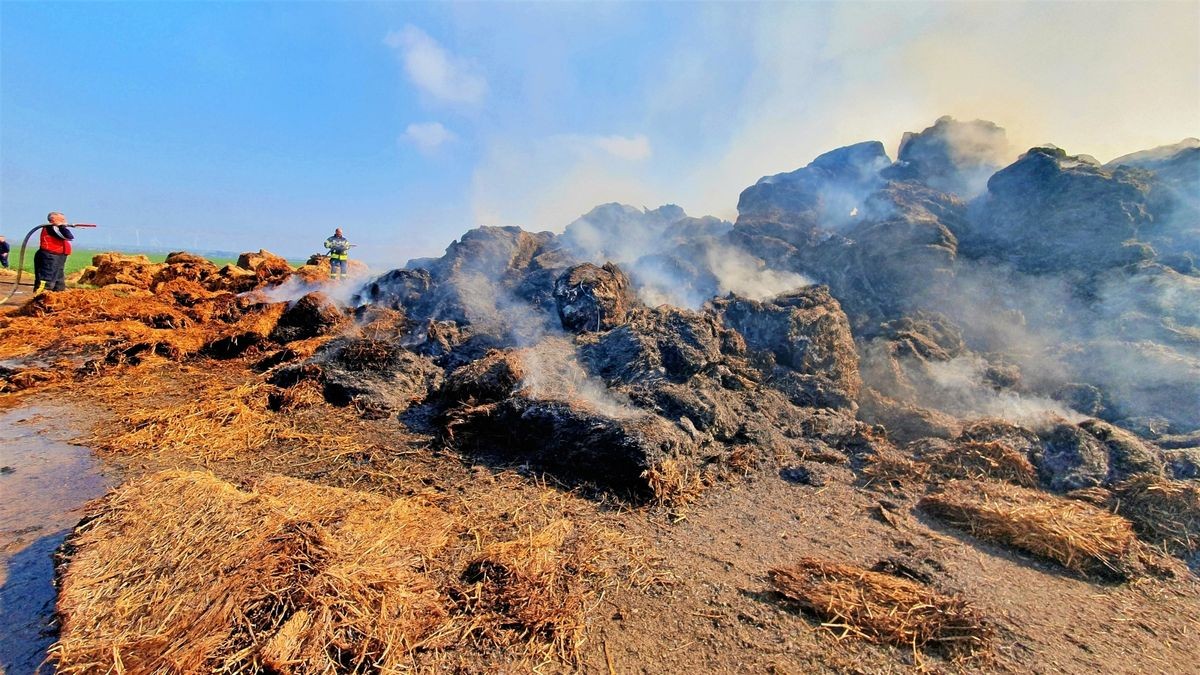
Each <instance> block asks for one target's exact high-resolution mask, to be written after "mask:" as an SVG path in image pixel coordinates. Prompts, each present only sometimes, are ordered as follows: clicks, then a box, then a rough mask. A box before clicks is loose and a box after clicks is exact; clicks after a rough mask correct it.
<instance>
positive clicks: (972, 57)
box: [0, 2, 1200, 266]
mask: <svg viewBox="0 0 1200 675" xmlns="http://www.w3.org/2000/svg"><path fill="white" fill-rule="evenodd" d="M942 114H953V115H955V116H957V117H961V118H976V117H980V118H986V119H991V120H993V121H995V122H997V123H999V124H1001V125H1002V126H1005V127H1006V128H1008V129H1009V135H1010V138H1011V139H1012V140H1013V145H1014V149H1013V156H1014V157H1015V155H1016V153H1017V152H1019V151H1020V150H1022V149H1024V148H1027V147H1029V146H1030V145H1033V144H1037V143H1043V142H1048V141H1049V142H1054V143H1056V144H1057V145H1059V146H1061V147H1064V148H1066V149H1067V150H1068V151H1069V152H1073V153H1089V154H1093V155H1095V156H1097V157H1098V158H1100V159H1101V160H1106V159H1109V158H1111V157H1113V156H1116V155H1119V154H1124V153H1126V152H1130V151H1134V150H1138V149H1142V148H1145V147H1150V146H1154V145H1159V144H1164V143H1172V142H1175V141H1178V140H1180V139H1181V138H1183V137H1185V136H1195V135H1200V128H1198V127H1200V124H1197V120H1200V5H1198V4H1197V3H1165V4H1148V3H1138V4H1132V5H1126V4H1114V3H1105V4H1100V5H1086V4H1078V3H1076V4H1066V3H1053V4H1051V3H1036V4H1013V3H1004V4H979V3H971V4H967V3H961V4H916V3H887V4H847V3H839V4H830V3H809V4H803V3H792V4H784V3H771V4H746V3H737V4H686V3H663V4H650V3H638V4H632V3H629V4H625V3H597V4H585V3H541V4H529V3H470V4H453V3H439V4H418V3H402V4H370V3H262V4H259V3H243V2H237V3H171V4H166V3H129V4H122V3H70V4H53V3H37V4H34V3H17V2H3V3H0V232H3V233H5V234H7V235H8V236H9V237H10V238H13V237H15V236H16V235H19V234H22V233H23V232H24V231H25V230H26V229H28V228H29V227H31V226H32V225H34V224H36V223H38V222H42V219H43V217H44V216H45V213H46V212H47V211H49V210H51V209H56V210H61V211H64V212H66V213H67V214H68V215H69V216H70V217H71V218H73V219H76V220H83V221H92V222H97V223H100V224H101V226H102V228H101V229H100V230H96V231H92V232H88V233H86V234H84V235H82V237H81V238H82V239H83V240H84V243H85V244H88V245H91V244H95V245H96V246H99V247H105V246H117V245H129V244H134V243H139V242H140V243H141V244H142V245H151V246H153V245H157V246H164V247H180V248H184V247H187V248H199V249H220V250H235V251H236V250H244V249H251V248H259V247H264V248H268V249H271V250H274V251H277V252H281V253H284V254H287V255H291V256H301V255H304V254H307V253H310V252H315V251H316V250H318V249H319V247H320V241H321V240H322V239H323V238H324V237H325V236H327V234H328V233H329V231H331V230H332V229H333V227H335V226H341V227H343V228H345V229H346V232H347V235H348V236H349V237H350V238H351V239H352V240H353V241H356V242H358V243H359V244H360V246H361V247H360V248H359V249H356V253H357V254H359V255H360V256H361V257H364V258H366V259H367V260H368V261H369V262H372V263H373V264H375V265H379V266H385V265H388V264H399V263H401V262H403V261H404V260H407V259H408V258H410V257H416V256H424V255H430V254H436V253H439V252H440V251H441V250H442V249H443V248H444V247H445V245H446V244H448V243H449V242H450V241H451V240H452V239H454V238H455V237H457V236H458V235H459V234H461V233H462V232H463V231H465V230H466V229H468V228H470V227H473V226H475V225H479V224H518V225H522V226H524V227H526V228H527V229H534V230H538V229H554V230H558V229H561V228H562V227H563V226H565V225H566V224H567V223H568V222H570V221H571V220H572V219H573V218H574V217H576V216H578V215H580V214H582V213H584V212H586V211H587V210H589V209H590V208H591V207H592V206H594V205H596V204H598V203H603V202H609V201H621V202H626V203H632V204H635V205H637V206H642V205H645V206H650V207H653V206H657V205H659V204H661V203H666V202H674V203H678V204H680V205H682V206H683V207H684V208H685V209H687V210H688V211H689V213H692V214H693V215H703V214H706V213H711V214H714V215H718V216H722V217H726V218H732V217H733V216H734V215H735V207H736V203H737V195H738V192H739V191H740V190H741V189H742V188H744V187H745V186H747V185H749V184H751V183H753V182H754V180H756V179H757V178H758V177H760V176H762V175H766V174H771V173H777V172H780V171H787V170H791V169H794V168H796V167H799V166H802V165H804V164H806V163H807V162H808V161H810V160H811V159H812V158H813V157H814V156H816V155H817V154H819V153H820V152H823V151H825V150H829V149H832V148H834V147H837V146H840V145H845V144H847V143H852V142H857V141H861V140H867V139H878V140H881V141H883V142H884V143H885V145H886V146H887V147H888V148H889V151H890V152H892V153H893V154H894V152H895V148H896V145H897V144H898V142H899V140H900V136H901V134H902V133H903V132H904V131H906V130H919V129H921V128H923V127H925V126H928V125H929V124H930V123H932V122H933V120H934V119H935V118H937V117H938V116H940V115H942Z"/></svg>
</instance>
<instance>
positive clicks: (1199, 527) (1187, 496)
mask: <svg viewBox="0 0 1200 675" xmlns="http://www.w3.org/2000/svg"><path fill="white" fill-rule="evenodd" d="M1069 496H1070V497H1071V498H1072V499H1078V500H1082V501H1086V502H1088V503H1091V504H1095V505H1096V506H1100V507H1102V508H1106V509H1109V510H1110V511H1112V512H1114V513H1116V514H1117V515H1119V516H1124V517H1125V518H1128V519H1129V520H1130V521H1131V522H1132V523H1133V528H1134V530H1136V531H1137V533H1138V535H1139V536H1141V537H1142V538H1143V539H1144V540H1146V541H1148V542H1150V543H1151V544H1154V545H1156V546H1159V547H1162V548H1163V549H1164V550H1166V551H1167V552H1169V553H1172V554H1174V555H1188V554H1192V553H1195V552H1196V551H1200V485H1197V484H1195V483H1194V482H1189V481H1180V480H1168V479H1166V478H1162V477H1160V476H1155V475H1152V474H1141V475H1138V476H1134V477H1133V478H1130V479H1129V480H1126V481H1124V482H1122V483H1119V484H1117V485H1115V486H1113V488H1112V491H1111V492H1110V491H1108V490H1104V489H1102V488H1089V489H1087V490H1076V491H1075V492H1072V493H1071V494H1070V495H1069Z"/></svg>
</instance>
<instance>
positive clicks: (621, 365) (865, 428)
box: [273, 118, 1200, 497]
mask: <svg viewBox="0 0 1200 675" xmlns="http://www.w3.org/2000/svg"><path fill="white" fill-rule="evenodd" d="M1197 145H1198V144H1197V143H1195V142H1190V141H1188V142H1184V143H1181V144H1179V145H1177V146H1171V147H1167V148H1158V149H1155V150H1153V151H1147V152H1145V153H1137V154H1135V155H1130V156H1128V157H1125V158H1121V159H1118V160H1115V161H1114V162H1112V163H1110V164H1108V165H1101V164H1099V163H1098V162H1096V161H1095V160H1093V159H1091V158H1090V157H1087V156H1085V155H1079V156H1072V155H1068V154H1067V153H1066V152H1065V151H1063V150H1060V149H1058V148H1054V147H1052V146H1046V147H1037V148H1032V149H1030V150H1028V151H1026V152H1025V153H1024V154H1021V155H1020V157H1019V158H1018V159H1017V160H1016V161H1015V162H1012V163H1011V164H1009V165H1008V166H1002V163H1003V162H1004V161H1005V158H1006V157H1009V156H1010V155H1009V154H1008V149H1007V147H1006V139H1005V135H1004V131H1003V129H1001V128H999V127H997V126H996V125H994V124H992V123H990V122H981V121H975V122H959V121H955V120H953V119H950V118H942V119H939V120H937V122H936V123H935V124H934V125H933V126H932V127H930V128H928V129H925V130H924V131H922V132H920V133H916V134H908V135H906V137H905V139H904V141H903V143H902V144H901V147H900V152H899V156H898V158H897V160H895V161H893V160H891V159H890V158H889V157H888V156H887V154H886V153H885V151H884V146H883V144H882V143H880V142H876V141H871V142H866V143H860V144H856V145H852V146H848V147H845V148H840V149H837V150H834V151H832V152H829V153H826V154H824V155H821V156H820V157H818V158H817V159H815V160H813V161H812V162H811V163H810V164H809V165H808V166H806V167H804V168H801V169H798V170H796V171H793V172H791V173H785V174H780V175H776V176H769V177H765V178H763V179H761V180H759V181H758V182H757V183H755V184H754V185H753V186H750V187H749V188H747V189H746V190H744V191H743V192H742V194H741V197H740V199H739V201H738V218H737V221H736V222H734V223H730V222H726V221H722V220H720V219H716V218H711V217H705V218H692V217H688V216H687V215H686V214H685V213H684V212H683V211H682V209H680V208H678V207H676V206H670V205H668V206H663V207H660V208H658V209H654V210H646V209H637V208H633V207H629V206H623V205H619V204H607V205H603V206H599V207H597V208H596V209H594V210H593V211H591V212H590V213H588V214H587V215H585V216H583V217H582V218H580V219H579V220H577V221H576V222H574V223H571V224H570V225H569V226H568V227H567V228H566V230H565V231H564V232H563V233H562V234H558V235H556V234H552V233H549V232H539V233H533V232H526V231H524V230H521V229H519V228H515V227H480V228H478V229H475V230H472V231H470V232H468V233H466V234H465V235H464V236H463V237H462V238H461V239H460V240H458V241H456V242H454V243H453V244H451V246H450V247H449V248H448V249H447V251H446V254H445V255H444V256H442V257H441V258H437V259H422V260H414V261H412V262H410V263H409V264H408V265H407V266H406V267H404V268H402V269H396V270H392V271H390V272H387V273H386V274H383V275H382V276H379V277H377V278H375V279H374V280H373V281H371V282H369V283H368V284H366V285H365V286H364V287H363V288H362V289H361V290H360V291H359V293H358V294H357V296H356V297H355V298H354V300H353V303H352V304H353V305H355V306H356V307H357V309H356V310H355V312H356V313H357V314H358V315H359V317H360V319H361V320H372V321H377V319H378V317H379V316H380V315H381V313H383V312H389V314H388V316H389V317H390V319H389V320H388V322H386V324H387V326H388V327H389V328H388V329H387V330H385V331H383V333H378V334H377V335H376V338H374V340H375V342H374V343H372V344H370V345H364V343H363V340H364V338H361V337H358V338H353V339H351V338H344V339H338V340H334V341H332V342H330V343H329V344H328V345H326V346H325V347H323V348H322V349H321V350H320V351H319V352H318V353H317V354H315V355H314V356H313V357H312V358H311V359H309V360H307V361H305V362H303V363H300V364H294V365H289V366H284V367H281V368H280V369H278V370H277V372H275V374H274V375H273V381H274V382H275V383H276V384H279V385H282V386H290V385H293V384H295V383H297V382H301V381H304V380H307V381H310V382H316V383H318V384H319V385H320V386H323V387H324V388H325V391H326V395H327V396H328V397H329V398H330V400H331V401H332V400H337V401H340V402H343V403H346V402H351V401H353V402H355V403H356V404H358V405H359V406H360V407H361V408H362V409H364V410H367V411H372V412H375V413H381V414H387V415H392V414H396V415H398V417H399V419H400V420H402V421H403V423H405V424H408V425H410V426H412V427H414V428H423V429H425V430H426V431H432V432H434V433H437V434H439V435H440V436H441V438H443V439H444V440H445V442H446V443H447V444H449V445H451V446H453V447H456V448H459V449H461V450H463V451H465V452H469V453H473V454H478V455H483V456H490V457H494V458H498V459H500V460H501V461H505V462H513V463H529V464H531V465H533V466H535V467H536V468H537V469H539V470H547V471H550V472H553V473H555V474H557V475H559V476H561V477H563V478H564V479H568V480H576V479H584V480H587V481H591V482H595V483H598V484H601V485H604V486H608V487H614V488H617V489H619V490H620V491H622V492H623V493H625V494H630V495H635V496H639V495H640V496H642V497H645V496H653V493H654V491H655V488H654V486H656V485H661V484H662V481H663V477H664V475H666V474H670V475H671V476H674V477H678V476H684V477H691V478H692V479H696V480H707V479H708V477H711V476H712V475H716V474H719V473H721V472H722V471H727V470H729V469H730V468H731V467H732V468H735V469H738V470H749V469H750V468H752V467H754V466H757V465H760V464H765V465H771V466H779V465H781V464H786V463H789V462H795V461H798V460H802V459H804V458H805V457H811V456H822V457H829V456H831V455H830V453H832V456H844V457H846V458H848V459H849V460H850V461H851V462H852V463H857V462H860V461H863V460H865V459H867V458H868V457H870V456H872V455H874V454H876V453H878V452H880V451H881V450H884V449H887V448H891V447H894V446H899V445H901V444H905V443H910V442H914V441H920V440H922V439H929V438H934V439H942V441H944V442H947V443H951V444H955V443H978V442H1001V443H1009V444H1010V445H1012V446H1013V449H1014V450H1015V451H1019V452H1020V453H1021V454H1023V455H1025V456H1026V457H1027V458H1028V459H1029V460H1030V461H1031V462H1032V463H1033V465H1034V466H1035V467H1036V469H1037V472H1038V476H1039V479H1040V481H1041V482H1042V483H1043V485H1044V486H1045V487H1048V488H1050V489H1054V490H1060V491H1061V490H1069V489H1076V488H1087V487H1091V486H1097V485H1110V484H1113V483H1114V482H1116V481H1121V480H1125V479H1127V478H1129V477H1130V476H1131V475H1135V474H1139V473H1155V474H1161V475H1167V476H1172V477H1177V478H1193V477H1196V476H1197V474H1198V471H1200V269H1198V268H1197V266H1196V259H1197V256H1198V255H1200V215H1198V214H1200V147H1197ZM1014 154H1015V153H1014ZM377 324H378V322H377ZM348 370H349V371H353V372H357V373H359V376H355V377H347V376H346V372H347V371H348ZM347 382H357V383H358V384H357V385H356V388H355V387H349V389H348V387H347ZM364 382H366V383H367V384H363V383H364ZM675 482H676V483H678V482H679V481H675Z"/></svg>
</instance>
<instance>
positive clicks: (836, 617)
mask: <svg viewBox="0 0 1200 675" xmlns="http://www.w3.org/2000/svg"><path fill="white" fill-rule="evenodd" d="M768 576H769V577H770V580H771V583H772V585H773V586H774V587H775V590H776V591H777V592H778V593H779V594H781V595H782V596H783V597H784V598H785V599H786V600H787V601H788V603H789V604H793V605H796V606H798V607H799V608H800V609H802V610H804V611H806V612H808V613H810V614H813V615H815V616H816V617H817V618H819V619H821V621H823V622H824V623H823V624H822V626H823V627H825V628H829V629H831V630H836V631H840V632H841V633H842V634H843V635H854V636H856V637H859V638H862V639H864V640H867V641H869V642H882V643H887V644H894V645H900V646H912V647H921V648H932V649H937V650H940V651H943V652H945V653H947V654H949V655H952V656H966V655H970V654H973V653H976V652H978V651H980V650H982V649H983V648H985V647H986V646H987V645H988V644H989V642H990V639H991V635H992V628H991V626H990V625H989V624H988V623H987V622H986V621H985V620H984V618H983V616H982V615H981V614H980V613H979V612H978V611H977V610H976V609H975V608H973V607H972V606H971V605H970V604H969V603H967V602H966V601H965V600H963V599H962V598H959V597H956V596H948V595H943V594H941V593H938V592H936V591H934V590H933V589H931V588H929V587H927V586H923V585H921V584H919V583H916V582H914V581H910V580H908V579H902V578H900V577H896V576H892V575H890V574H884V573H881V572H872V571H869V570H866V569H864V568H862V567H858V566H856V565H847V564H840V563H835V562H830V561H827V560H821V559H818V558H801V559H800V561H799V562H797V563H796V564H795V565H792V566H789V567H781V568H776V569H772V570H770V571H769V572H768Z"/></svg>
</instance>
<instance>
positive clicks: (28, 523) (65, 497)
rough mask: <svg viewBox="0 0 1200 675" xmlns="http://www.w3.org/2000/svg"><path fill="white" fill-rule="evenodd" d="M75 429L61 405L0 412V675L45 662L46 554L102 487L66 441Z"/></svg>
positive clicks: (92, 464) (85, 454)
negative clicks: (0, 674)
mask: <svg viewBox="0 0 1200 675" xmlns="http://www.w3.org/2000/svg"><path fill="white" fill-rule="evenodd" d="M82 424H83V423H82V422H81V421H80V420H79V419H78V418H77V417H73V416H72V414H71V411H70V409H69V408H67V407H65V406H63V407H59V406H48V405H36V406H27V407H24V408H21V409H18V410H9V411H5V412H2V413H0V673H8V674H9V675H23V674H25V673H32V672H34V671H35V670H36V669H37V667H38V665H39V664H40V663H41V662H42V660H43V659H44V658H45V656H46V648H47V647H49V646H50V644H52V643H53V641H54V637H53V634H51V633H50V632H49V628H50V621H51V619H52V617H53V614H54V586H53V579H54V565H53V560H52V555H53V553H54V550H55V549H56V548H58V546H59V544H61V543H62V541H63V539H64V538H65V537H66V536H67V534H68V533H69V532H70V530H71V528H72V527H74V526H75V524H76V523H77V522H79V518H80V517H81V516H82V507H83V505H84V504H85V503H87V501H88V500H90V499H93V498H95V497H99V496H100V495H102V494H104V491H105V490H106V489H107V487H108V486H109V481H108V479H107V478H106V477H105V476H104V475H103V473H102V471H101V470H102V468H103V465H102V464H101V462H100V461H99V460H98V459H96V458H95V457H94V456H92V454H91V451H90V450H88V449H87V448H85V447H80V446H78V445H72V444H70V443H68V442H67V440H68V439H70V438H71V437H73V436H75V435H77V434H78V433H79V430H80V428H81V425H82ZM43 670H46V669H43Z"/></svg>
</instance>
